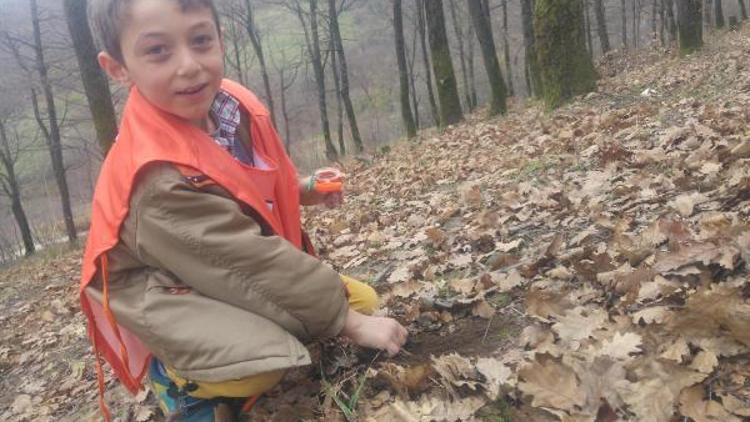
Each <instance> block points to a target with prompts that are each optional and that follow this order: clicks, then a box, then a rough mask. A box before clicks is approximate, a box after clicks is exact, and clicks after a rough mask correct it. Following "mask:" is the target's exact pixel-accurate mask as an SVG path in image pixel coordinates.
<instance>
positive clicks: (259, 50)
mask: <svg viewBox="0 0 750 422" xmlns="http://www.w3.org/2000/svg"><path fill="white" fill-rule="evenodd" d="M311 7H312V5H311ZM311 20H312V18H311ZM245 29H246V30H247V35H249V36H250V43H251V44H252V46H253V50H254V51H255V56H256V57H257V58H258V64H259V65H260V75H261V77H262V78H263V88H264V89H265V91H266V101H267V102H268V110H269V111H270V112H271V122H272V123H273V125H274V127H275V126H276V108H275V107H274V105H273V91H271V80H270V78H269V77H268V67H267V66H266V57H265V54H264V53H263V44H262V43H261V40H260V33H259V32H258V27H257V26H256V25H255V15H254V13H253V7H252V5H251V4H250V0H245ZM316 30H317V28H316Z"/></svg>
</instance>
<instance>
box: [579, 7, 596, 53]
mask: <svg viewBox="0 0 750 422" xmlns="http://www.w3.org/2000/svg"><path fill="white" fill-rule="evenodd" d="M581 1H582V2H583V33H584V34H586V50H587V51H588V53H589V56H590V57H594V40H593V39H592V37H591V16H590V13H589V2H588V0H581Z"/></svg>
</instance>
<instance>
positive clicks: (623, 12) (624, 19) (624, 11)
mask: <svg viewBox="0 0 750 422" xmlns="http://www.w3.org/2000/svg"><path fill="white" fill-rule="evenodd" d="M620 22H621V23H622V47H623V48H628V8H627V7H626V5H625V0H620Z"/></svg>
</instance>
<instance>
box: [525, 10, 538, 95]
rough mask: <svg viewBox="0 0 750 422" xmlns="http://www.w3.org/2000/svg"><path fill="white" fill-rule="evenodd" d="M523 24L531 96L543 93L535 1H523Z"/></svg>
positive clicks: (528, 88) (526, 74)
mask: <svg viewBox="0 0 750 422" xmlns="http://www.w3.org/2000/svg"><path fill="white" fill-rule="evenodd" d="M521 23H522V24H523V41H524V49H525V61H526V68H525V71H524V75H525V77H526V88H527V90H528V92H529V95H530V96H539V95H540V94H541V93H542V79H541V76H540V69H539V62H538V58H537V54H536V39H535V35H534V0H521Z"/></svg>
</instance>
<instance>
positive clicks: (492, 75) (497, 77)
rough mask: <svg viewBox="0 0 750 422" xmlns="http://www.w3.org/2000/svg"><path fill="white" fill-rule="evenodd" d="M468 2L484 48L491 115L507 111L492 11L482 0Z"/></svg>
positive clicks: (476, 30)
mask: <svg viewBox="0 0 750 422" xmlns="http://www.w3.org/2000/svg"><path fill="white" fill-rule="evenodd" d="M466 4H467V6H468V7H469V13H470V14H471V19H472V22H473V23H474V31H475V33H476V34H477V39H478V40H479V45H480V47H481V48H482V58H483V60H484V69H485V71H486V72H487V78H488V79H489V81H490V89H491V90H492V101H491V102H490V111H489V114H490V116H494V115H497V114H502V113H505V111H506V104H505V100H506V98H505V97H506V92H505V82H504V81H503V75H502V73H501V72H500V63H498V61H497V50H496V49H495V40H494V38H493V36H492V27H491V26H490V14H489V12H490V11H489V9H487V10H485V9H484V5H483V4H482V2H479V1H476V0H466Z"/></svg>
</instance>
